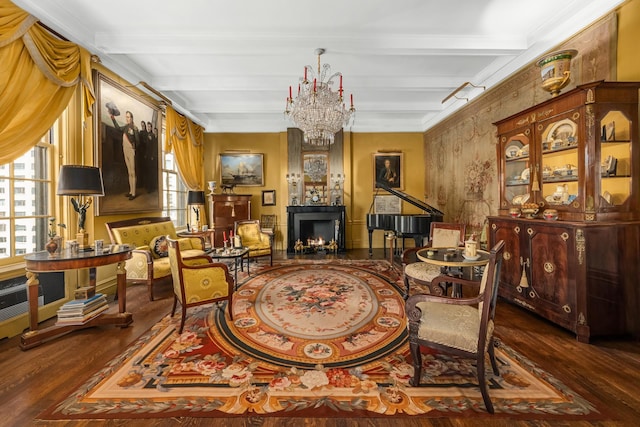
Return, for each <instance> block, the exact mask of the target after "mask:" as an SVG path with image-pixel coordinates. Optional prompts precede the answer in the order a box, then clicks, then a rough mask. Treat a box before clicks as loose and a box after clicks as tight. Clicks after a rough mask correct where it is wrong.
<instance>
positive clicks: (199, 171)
mask: <svg viewBox="0 0 640 427" xmlns="http://www.w3.org/2000/svg"><path fill="white" fill-rule="evenodd" d="M166 117H167V122H166V137H165V143H164V150H165V152H167V153H170V152H171V151H173V153H174V155H175V158H176V163H177V165H178V171H179V172H180V175H181V176H182V180H183V181H184V183H185V185H186V186H187V188H188V189H189V190H193V191H196V190H204V128H203V127H202V126H200V125H197V124H195V123H193V122H192V121H191V120H189V119H188V118H187V117H184V116H182V115H180V114H178V113H177V112H176V110H174V109H173V108H171V107H169V106H167V110H166Z"/></svg>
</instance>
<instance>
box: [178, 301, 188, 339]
mask: <svg viewBox="0 0 640 427" xmlns="http://www.w3.org/2000/svg"><path fill="white" fill-rule="evenodd" d="M181 305H182V304H181ZM186 320H187V308H186V307H185V306H184V305H182V318H181V319H180V330H178V333H179V334H181V333H182V330H183V329H184V323H185V322H186Z"/></svg>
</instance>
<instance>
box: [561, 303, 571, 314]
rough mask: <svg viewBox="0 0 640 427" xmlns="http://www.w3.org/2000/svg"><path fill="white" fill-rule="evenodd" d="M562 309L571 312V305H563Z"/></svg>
mask: <svg viewBox="0 0 640 427" xmlns="http://www.w3.org/2000/svg"><path fill="white" fill-rule="evenodd" d="M562 309H563V310H564V312H565V313H571V307H569V305H568V304H565V305H563V306H562Z"/></svg>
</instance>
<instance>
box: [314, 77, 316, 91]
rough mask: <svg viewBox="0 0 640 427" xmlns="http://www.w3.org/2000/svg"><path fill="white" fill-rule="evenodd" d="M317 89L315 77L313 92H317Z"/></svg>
mask: <svg viewBox="0 0 640 427" xmlns="http://www.w3.org/2000/svg"><path fill="white" fill-rule="evenodd" d="M315 91H316V79H313V92H314V93H315Z"/></svg>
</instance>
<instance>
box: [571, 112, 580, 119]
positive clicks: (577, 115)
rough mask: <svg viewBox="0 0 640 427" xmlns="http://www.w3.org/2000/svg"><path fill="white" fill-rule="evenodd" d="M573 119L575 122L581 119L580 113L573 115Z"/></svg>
mask: <svg viewBox="0 0 640 427" xmlns="http://www.w3.org/2000/svg"><path fill="white" fill-rule="evenodd" d="M571 118H572V119H573V120H574V121H577V120H578V119H579V118H580V112H579V111H576V112H575V113H573V116H571Z"/></svg>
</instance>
